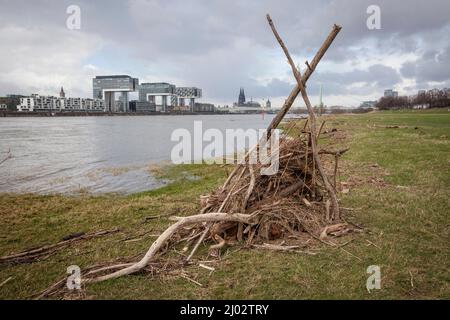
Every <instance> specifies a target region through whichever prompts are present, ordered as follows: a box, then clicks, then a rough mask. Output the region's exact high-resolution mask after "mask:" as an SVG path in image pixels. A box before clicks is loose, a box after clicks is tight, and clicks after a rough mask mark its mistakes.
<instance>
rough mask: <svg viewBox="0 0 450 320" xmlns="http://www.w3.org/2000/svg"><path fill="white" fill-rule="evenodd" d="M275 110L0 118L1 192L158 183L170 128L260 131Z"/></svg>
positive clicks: (134, 188)
mask: <svg viewBox="0 0 450 320" xmlns="http://www.w3.org/2000/svg"><path fill="white" fill-rule="evenodd" d="M273 116H274V115H265V116H264V117H263V116H262V115H185V116H117V117H30V118H0V161H1V159H3V158H5V156H6V154H7V152H8V151H9V152H10V154H11V155H12V158H11V159H9V160H7V161H5V162H4V163H2V164H0V192H11V193H27V192H32V193H40V194H51V193H64V194H74V193H79V192H89V193H110V192H114V193H125V194H126V193H134V192H139V191H144V190H150V189H154V188H157V187H160V186H161V185H163V184H164V183H165V182H163V181H160V180H157V179H155V178H154V177H152V174H151V170H150V168H151V166H153V165H155V164H161V163H166V162H167V163H170V160H171V151H172V148H173V147H174V146H175V145H176V144H178V142H176V141H171V134H172V132H173V131H174V130H175V129H181V128H184V129H187V130H189V131H190V132H191V133H192V134H193V128H194V121H202V126H203V130H206V129H208V128H216V129H219V130H220V131H221V132H224V135H225V130H226V129H239V128H241V129H244V130H246V129H250V128H252V129H263V128H266V127H267V125H268V124H269V123H270V121H271V120H272V118H273Z"/></svg>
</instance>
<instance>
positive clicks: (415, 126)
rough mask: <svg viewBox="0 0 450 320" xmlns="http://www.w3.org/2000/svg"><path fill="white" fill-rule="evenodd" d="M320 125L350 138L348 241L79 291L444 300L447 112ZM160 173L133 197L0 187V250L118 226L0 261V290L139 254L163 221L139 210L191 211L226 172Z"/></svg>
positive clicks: (449, 150)
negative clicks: (163, 182) (372, 274)
mask: <svg viewBox="0 0 450 320" xmlns="http://www.w3.org/2000/svg"><path fill="white" fill-rule="evenodd" d="M392 126H398V128H391V127H392ZM326 128H327V129H331V128H337V131H336V132H334V133H333V136H334V137H333V138H325V139H324V141H323V143H327V142H328V141H330V139H331V140H332V141H335V142H336V141H337V142H338V143H339V144H341V145H346V146H349V147H350V148H351V149H350V151H349V152H348V153H346V154H345V156H344V157H343V158H342V161H341V165H342V167H341V174H340V181H341V182H342V183H343V184H342V187H343V188H345V189H349V192H348V193H342V194H340V199H341V205H342V207H346V208H352V209H353V210H350V211H347V213H346V217H347V219H348V220H349V221H352V222H354V223H356V224H358V225H362V226H364V227H365V232H364V233H362V234H358V235H357V236H356V237H355V239H354V240H353V241H352V242H350V243H349V244H347V245H346V246H345V249H344V248H333V247H329V246H326V245H321V246H320V248H319V254H317V255H315V256H310V255H302V254H292V253H275V252H267V251H257V250H248V249H242V250H237V248H232V249H230V251H229V252H228V253H227V254H225V259H224V260H223V261H221V262H220V263H218V264H216V265H215V268H216V271H215V272H213V273H212V274H211V275H210V274H209V271H208V270H205V269H202V268H199V267H197V266H190V267H188V268H186V272H187V273H188V274H189V275H190V277H192V278H195V279H196V280H197V281H198V282H200V283H202V284H203V287H199V286H197V285H195V284H193V283H192V282H189V281H187V280H186V279H184V278H181V277H177V276H170V275H168V276H164V277H156V278H155V277H151V276H149V275H142V274H141V275H132V276H126V277H122V278H119V279H115V280H111V281H107V282H104V283H99V284H95V285H89V286H87V288H86V292H85V293H86V296H85V298H88V299H93V298H94V299H324V298H325V299H328V298H329V299H339V298H343V299H418V298H424V299H434V298H443V299H449V298H450V285H449V284H450V272H449V270H450V268H449V267H450V266H449V262H450V248H449V243H450V237H449V229H450V112H447V110H442V111H436V110H427V111H397V112H376V113H369V114H363V115H338V116H330V117H327V124H326ZM159 174H160V175H161V176H164V177H166V178H171V179H173V183H171V184H170V185H168V186H166V187H164V188H161V189H158V190H154V191H150V192H144V193H139V194H134V195H131V196H123V197H121V196H112V195H109V196H101V197H98V196H95V197H94V196H77V197H75V196H74V197H67V196H38V195H6V194H4V195H0V219H1V220H0V222H1V223H0V255H6V254H10V253H13V252H17V251H20V250H24V249H27V248H30V247H34V246H39V245H43V244H48V243H54V242H57V241H59V240H61V238H62V237H64V236H66V235H68V234H71V233H75V232H79V231H95V230H99V229H106V228H114V227H119V228H120V229H121V231H120V232H119V233H117V234H114V235H110V236H106V237H103V238H98V239H95V240H89V241H84V242H80V243H79V244H76V245H74V246H72V247H70V248H68V249H65V250H62V251H60V252H58V253H57V254H55V255H52V256H50V257H49V258H47V259H45V260H43V261H40V262H35V263H32V264H22V265H16V266H0V283H2V282H3V281H4V280H6V279H8V278H10V277H11V279H10V280H9V281H8V282H7V283H5V284H3V285H2V286H1V287H0V298H1V299H17V298H29V297H30V296H31V295H32V294H35V293H37V292H39V291H41V290H43V289H45V288H46V287H47V286H49V285H50V284H52V283H53V282H55V281H56V280H58V279H60V278H61V277H62V276H64V275H65V272H66V268H67V267H68V266H69V265H79V266H80V267H81V268H83V267H87V266H90V265H92V264H95V263H98V262H105V261H109V260H114V259H116V258H118V257H128V256H133V255H136V254H140V253H143V252H145V251H146V250H147V248H148V247H149V246H150V244H151V242H152V241H153V240H154V239H155V236H156V235H158V234H159V233H160V232H161V231H162V230H163V229H164V228H165V227H166V226H168V225H169V224H170V221H169V220H168V219H167V218H165V217H163V218H161V219H153V220H150V221H148V222H144V219H145V217H147V216H151V215H158V214H161V213H169V214H173V215H190V214H194V213H197V211H198V208H199V201H198V199H199V196H200V195H201V194H206V193H208V192H209V191H211V190H213V189H214V188H215V187H217V186H218V185H219V184H220V183H221V182H223V181H224V179H225V177H226V174H227V173H226V169H225V168H220V167H218V166H208V165H190V166H188V165H183V166H175V167H168V168H163V169H161V170H160V172H159ZM192 176H196V177H198V179H191V178H190V177H192ZM146 232H150V233H146ZM145 233H146V234H145ZM143 234H145V235H143ZM141 235H143V236H141ZM125 238H138V240H137V241H129V242H126V241H122V240H123V239H125ZM139 238H142V239H139ZM348 239H349V240H350V239H351V237H349V238H348ZM370 265H378V266H380V268H381V289H380V290H373V291H371V292H370V293H369V292H368V291H367V290H366V279H367V277H368V276H369V275H368V274H367V273H366V270H367V267H368V266H370Z"/></svg>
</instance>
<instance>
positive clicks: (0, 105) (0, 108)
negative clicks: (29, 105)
mask: <svg viewBox="0 0 450 320" xmlns="http://www.w3.org/2000/svg"><path fill="white" fill-rule="evenodd" d="M6 109H8V106H7V105H6V104H4V103H0V110H6Z"/></svg>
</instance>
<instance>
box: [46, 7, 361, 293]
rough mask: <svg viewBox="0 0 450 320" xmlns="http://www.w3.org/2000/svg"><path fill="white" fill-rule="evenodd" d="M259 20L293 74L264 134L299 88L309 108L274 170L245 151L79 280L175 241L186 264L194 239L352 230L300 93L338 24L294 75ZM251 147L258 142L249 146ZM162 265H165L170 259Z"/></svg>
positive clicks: (216, 243) (114, 272) (146, 259)
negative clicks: (142, 242) (135, 246)
mask: <svg viewBox="0 0 450 320" xmlns="http://www.w3.org/2000/svg"><path fill="white" fill-rule="evenodd" d="M267 20H268V22H269V25H270V27H271V29H272V31H273V33H274V35H275V37H276V39H277V41H278V42H279V44H280V46H281V47H282V49H283V51H284V53H285V55H286V58H287V60H288V62H289V64H290V65H291V67H292V71H293V74H294V77H295V79H296V80H297V86H296V87H295V88H294V89H293V90H292V92H291V94H290V95H289V97H288V98H287V99H286V101H285V103H284V105H283V108H282V109H281V110H280V112H278V114H277V115H276V117H275V118H274V119H273V121H272V123H271V124H270V126H269V128H268V130H267V138H270V137H271V135H272V134H273V130H275V129H276V128H277V127H278V125H279V124H280V122H281V121H282V119H283V118H284V116H285V114H286V113H287V112H288V110H289V108H290V107H291V106H292V104H293V102H294V100H295V99H296V97H297V96H298V94H300V93H301V95H302V98H303V100H304V102H305V104H306V106H307V108H308V112H309V118H308V119H307V121H306V123H304V126H303V128H297V129H298V131H297V132H294V133H296V134H295V135H294V137H289V136H288V135H286V134H285V135H283V136H282V137H281V138H280V142H279V170H278V172H277V173H276V174H274V175H261V172H260V171H261V167H262V166H261V165H260V164H250V161H248V160H249V157H250V154H251V153H250V152H249V153H247V155H246V156H245V159H244V161H243V162H241V163H239V164H237V165H236V166H235V168H234V170H233V172H232V173H231V174H230V175H229V177H228V179H227V180H226V182H225V183H224V185H223V186H222V187H220V188H219V189H218V190H216V191H214V192H212V193H211V194H210V195H208V196H203V197H202V198H201V206H202V209H201V212H200V213H199V214H197V215H193V216H186V217H174V218H173V219H175V220H176V221H177V222H176V223H174V224H173V225H171V226H170V227H169V228H167V229H166V230H165V231H164V232H163V233H162V234H161V235H160V236H159V237H158V238H157V240H156V241H155V242H154V243H153V244H152V245H151V247H150V248H149V250H148V251H147V253H145V255H143V256H141V257H140V260H139V261H138V262H123V261H121V263H116V264H114V265H98V266H96V267H91V268H88V269H86V270H84V271H83V274H82V284H86V283H92V282H100V281H105V280H108V279H113V278H117V277H120V276H124V275H128V274H133V273H136V272H141V271H152V270H160V269H158V262H159V261H160V260H162V255H163V254H164V253H166V252H168V250H169V249H170V248H175V247H176V246H184V252H186V254H185V255H184V256H183V259H182V261H179V265H186V264H187V263H192V260H193V257H194V254H195V253H196V252H197V249H198V248H199V247H200V246H201V245H202V244H208V245H209V253H210V254H214V252H216V253H217V251H220V249H221V248H223V247H224V246H227V245H233V244H236V243H239V244H241V245H244V246H245V245H246V246H248V247H256V248H262V249H274V250H283V251H297V250H295V249H297V248H299V247H300V246H296V245H285V244H287V241H288V239H297V240H298V239H300V240H301V239H303V240H304V239H305V238H307V239H309V240H311V238H315V239H317V240H319V241H322V242H326V243H329V242H328V240H327V239H326V238H327V237H329V236H340V235H343V234H346V233H348V232H350V231H352V228H351V226H350V225H348V224H346V223H344V222H343V219H342V217H341V215H340V210H339V203H338V199H337V196H336V172H337V160H338V158H339V156H340V155H341V154H342V153H344V152H345V151H347V150H334V151H333V150H324V149H319V146H318V144H317V140H318V137H319V135H320V131H321V129H322V128H317V125H316V115H315V114H314V111H313V108H312V106H311V103H310V101H309V98H308V95H307V93H306V82H307V80H308V78H309V77H310V76H311V74H312V73H313V72H314V70H315V68H316V67H317V65H318V63H319V61H320V60H321V58H322V57H323V55H324V54H325V52H326V51H327V49H328V48H329V46H330V45H331V43H332V42H333V40H334V38H335V37H336V35H337V34H338V33H339V31H340V29H341V27H340V26H337V25H334V26H333V29H332V31H331V32H330V34H329V36H328V37H327V39H326V40H325V41H324V43H323V45H322V47H321V48H320V49H319V51H318V52H317V54H316V56H315V57H314V59H313V60H312V61H311V63H308V62H306V66H307V68H306V69H305V72H304V74H303V75H301V74H300V70H299V69H298V68H297V67H296V66H295V64H294V62H293V60H292V58H291V56H290V54H289V52H288V50H287V48H286V46H285V45H284V43H283V41H282V39H281V37H280V36H279V34H278V32H277V30H276V29H275V26H274V24H273V22H272V20H271V18H270V16H269V15H267ZM292 129H293V128H288V130H292ZM257 149H258V146H256V147H255V148H254V149H253V150H257ZM271 151H272V152H273V151H274V150H271ZM327 155H328V157H329V156H330V155H331V156H332V157H334V159H335V167H334V179H333V180H334V182H332V181H331V179H330V177H329V176H328V175H327V174H326V173H325V170H324V167H323V158H324V157H325V156H327ZM330 176H333V175H330ZM168 263H169V262H168ZM170 263H172V264H173V261H172V262H170ZM177 263H178V262H177ZM177 263H176V264H177ZM160 265H162V264H159V266H160ZM165 265H166V266H167V264H165ZM175 267H176V266H175ZM64 285H65V282H64V280H61V281H59V282H58V283H56V284H54V285H53V286H52V287H50V288H49V289H47V290H46V291H44V292H43V293H42V295H41V297H45V296H49V295H53V294H55V293H57V292H58V291H60V290H61V288H62V287H63V286H64Z"/></svg>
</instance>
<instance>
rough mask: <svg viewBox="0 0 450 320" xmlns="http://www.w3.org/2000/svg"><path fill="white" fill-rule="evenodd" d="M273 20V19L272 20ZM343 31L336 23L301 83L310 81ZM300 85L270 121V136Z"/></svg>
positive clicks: (289, 106) (268, 129)
mask: <svg viewBox="0 0 450 320" xmlns="http://www.w3.org/2000/svg"><path fill="white" fill-rule="evenodd" d="M267 19H270V16H269V15H267ZM270 21H271V20H270ZM339 31H341V27H340V26H338V25H336V24H335V25H334V26H333V29H332V30H331V32H330V34H329V35H328V37H327V38H326V39H325V41H324V42H323V44H322V46H321V47H320V49H319V51H317V53H316V55H315V56H314V59H313V60H312V61H311V63H308V69H306V71H305V73H304V74H303V76H302V78H301V79H302V81H301V83H302V84H303V86H306V82H307V81H308V79H309V77H310V76H311V74H312V73H313V72H314V70H315V69H316V67H317V65H318V64H319V62H320V60H321V59H322V57H323V55H324V54H325V52H327V50H328V48H329V47H330V45H331V44H332V43H333V40H334V38H336V36H337V34H338V33H339ZM300 91H301V90H300V86H299V84H297V85H296V86H295V88H294V89H292V91H291V93H290V94H289V96H288V98H287V99H286V101H285V102H284V104H283V107H282V108H281V110H280V111H279V112H278V113H277V115H276V116H275V118H273V120H272V122H271V123H270V125H269V127H268V128H267V133H268V135H269V136H270V134H271V131H272V130H273V129H276V128H277V127H278V125H279V124H280V122H281V120H283V118H284V116H285V115H286V113H287V112H288V111H289V109H290V108H291V106H292V104H293V103H294V101H295V99H296V98H297V96H298V94H299V93H300Z"/></svg>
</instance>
